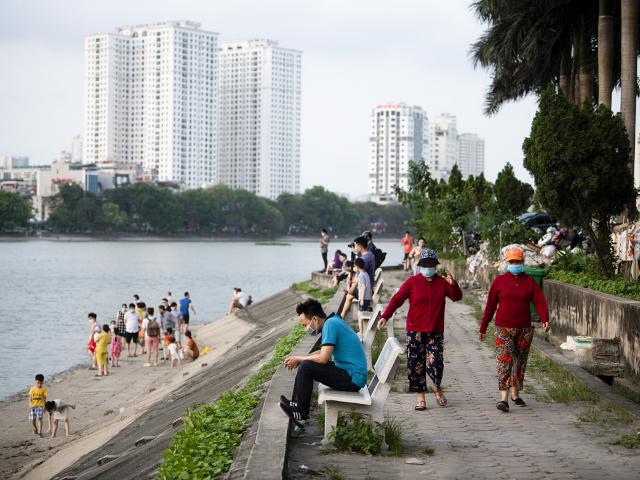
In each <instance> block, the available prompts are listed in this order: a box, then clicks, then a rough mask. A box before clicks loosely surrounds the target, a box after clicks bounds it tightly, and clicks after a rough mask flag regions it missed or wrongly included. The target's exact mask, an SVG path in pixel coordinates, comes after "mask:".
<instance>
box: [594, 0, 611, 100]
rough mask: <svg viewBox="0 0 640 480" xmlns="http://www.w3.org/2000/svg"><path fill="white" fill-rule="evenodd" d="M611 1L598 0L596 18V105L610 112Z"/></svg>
mask: <svg viewBox="0 0 640 480" xmlns="http://www.w3.org/2000/svg"><path fill="white" fill-rule="evenodd" d="M613 42H614V31H613V1H612V0H600V8H599V16H598V103H601V104H604V105H606V106H607V107H608V108H609V110H611V92H612V91H613V59H614V50H613Z"/></svg>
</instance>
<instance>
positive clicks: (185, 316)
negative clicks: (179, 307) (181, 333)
mask: <svg viewBox="0 0 640 480" xmlns="http://www.w3.org/2000/svg"><path fill="white" fill-rule="evenodd" d="M182 322H183V323H185V324H187V325H188V324H189V314H188V313H184V314H182Z"/></svg>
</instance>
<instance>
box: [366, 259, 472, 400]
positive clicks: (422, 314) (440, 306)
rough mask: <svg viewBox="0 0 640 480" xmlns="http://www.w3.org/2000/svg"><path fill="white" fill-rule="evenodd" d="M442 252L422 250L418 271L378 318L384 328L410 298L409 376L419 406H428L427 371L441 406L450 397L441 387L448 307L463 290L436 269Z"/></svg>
mask: <svg viewBox="0 0 640 480" xmlns="http://www.w3.org/2000/svg"><path fill="white" fill-rule="evenodd" d="M438 263H439V262H438V256H437V254H436V252H435V251H434V250H431V249H430V248H427V249H424V250H422V252H421V253H420V260H419V261H418V273H417V274H416V275H413V276H411V277H409V278H408V279H407V281H405V282H404V283H403V284H402V286H401V287H400V289H399V290H398V292H397V293H396V294H395V295H394V296H393V297H392V298H391V300H390V301H389V305H387V308H386V309H385V311H384V312H382V317H381V318H380V321H379V322H378V328H380V329H382V328H384V325H385V324H386V323H387V319H388V318H391V316H392V315H393V314H394V312H395V311H396V310H397V309H398V308H399V307H400V306H401V305H402V304H403V303H404V302H405V301H406V300H407V299H408V300H409V312H407V376H408V377H409V389H410V391H412V392H416V393H417V394H418V401H417V403H416V406H415V407H414V408H415V410H425V409H426V408H427V403H426V400H425V397H424V394H425V392H426V391H427V378H426V377H427V375H428V376H429V378H431V381H432V382H433V387H432V389H433V393H434V395H435V397H436V402H437V403H438V405H440V406H441V407H444V406H445V405H446V404H447V398H446V397H445V396H444V394H443V393H442V390H441V389H440V384H441V382H442V373H443V371H444V307H445V300H446V298H447V297H448V298H450V299H451V300H453V301H454V302H455V301H458V300H460V299H461V298H462V291H461V290H460V287H459V286H458V283H457V282H456V281H455V280H454V279H453V277H452V276H451V274H450V273H447V274H446V276H444V277H441V276H440V275H438V274H437V273H436V267H437V265H438Z"/></svg>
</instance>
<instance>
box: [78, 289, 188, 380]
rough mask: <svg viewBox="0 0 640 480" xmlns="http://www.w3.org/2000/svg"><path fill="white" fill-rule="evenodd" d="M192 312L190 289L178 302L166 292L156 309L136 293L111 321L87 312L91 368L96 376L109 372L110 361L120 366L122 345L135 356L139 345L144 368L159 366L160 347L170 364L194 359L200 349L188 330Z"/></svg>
mask: <svg viewBox="0 0 640 480" xmlns="http://www.w3.org/2000/svg"><path fill="white" fill-rule="evenodd" d="M191 314H195V308H194V306H193V302H192V301H191V298H190V297H189V292H184V297H183V298H182V299H180V300H179V301H178V302H175V301H174V300H173V296H172V293H171V292H167V295H166V296H165V297H164V298H162V300H161V302H160V304H159V305H158V307H157V309H156V308H154V307H148V306H147V305H146V303H145V302H144V301H142V300H141V299H140V296H139V295H137V294H135V295H133V301H132V302H131V303H129V304H128V305H127V304H126V303H123V304H122V306H121V307H120V309H119V310H118V311H117V313H116V316H115V319H113V320H112V321H111V322H110V324H106V323H105V324H103V325H100V324H99V323H98V316H97V315H96V314H95V313H93V312H91V313H89V315H88V319H89V322H90V325H89V341H88V344H87V350H88V351H89V353H90V354H91V367H90V369H92V370H97V373H96V376H97V377H103V376H106V375H109V368H108V366H109V363H111V366H112V367H119V366H120V363H119V362H120V356H121V353H122V351H123V350H124V346H125V344H126V350H127V357H137V356H138V345H139V344H140V345H141V347H142V353H143V354H144V355H146V362H145V363H144V366H145V367H151V366H152V362H153V366H154V367H157V366H158V358H159V351H160V349H162V360H170V361H171V366H172V367H177V366H180V365H181V363H182V360H183V359H184V358H187V359H193V360H195V359H196V358H198V356H199V354H200V352H199V349H198V346H197V344H196V342H195V340H193V336H192V334H191V331H190V330H189V322H190V317H191ZM183 336H184V338H185V339H186V341H183V338H182V337H183Z"/></svg>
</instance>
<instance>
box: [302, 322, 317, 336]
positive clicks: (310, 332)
mask: <svg viewBox="0 0 640 480" xmlns="http://www.w3.org/2000/svg"><path fill="white" fill-rule="evenodd" d="M304 331H305V332H306V334H307V335H315V334H316V333H318V329H316V328H313V327H312V326H311V322H309V324H308V325H307V326H306V327H304Z"/></svg>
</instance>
